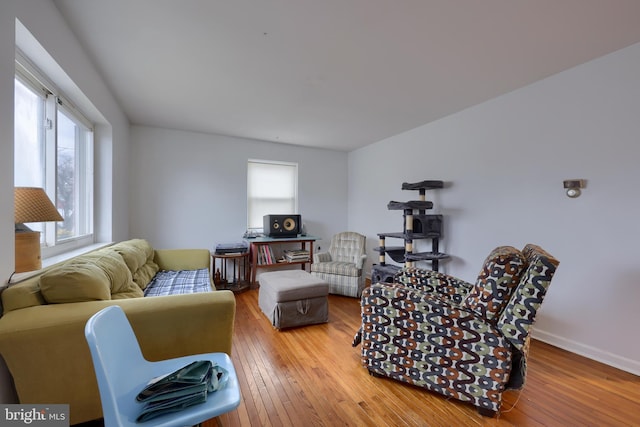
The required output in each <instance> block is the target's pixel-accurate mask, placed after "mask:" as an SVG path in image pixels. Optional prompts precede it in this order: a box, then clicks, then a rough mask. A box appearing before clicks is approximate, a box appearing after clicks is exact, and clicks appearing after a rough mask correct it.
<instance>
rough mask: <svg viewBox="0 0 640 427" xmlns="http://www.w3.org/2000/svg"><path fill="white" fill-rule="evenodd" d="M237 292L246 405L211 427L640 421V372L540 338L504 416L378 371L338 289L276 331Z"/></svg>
mask: <svg viewBox="0 0 640 427" xmlns="http://www.w3.org/2000/svg"><path fill="white" fill-rule="evenodd" d="M236 297H237V314H236V329H235V337H234V344H233V345H234V347H233V354H232V359H233V361H234V363H235V366H236V370H237V373H238V377H239V381H240V387H241V390H242V403H241V404H240V407H239V408H238V409H237V410H235V411H233V412H230V413H227V414H224V415H222V416H220V417H218V418H216V419H214V420H210V421H208V422H206V423H204V424H203V425H204V426H205V427H217V426H226V427H232V426H296V427H297V426H340V425H344V426H478V425H483V426H484V425H486V426H510V425H515V426H556V425H557V426H574V425H575V426H617V425H620V426H625V425H629V426H631V425H640V377H638V376H635V375H632V374H629V373H626V372H624V371H620V370H617V369H614V368H611V367H609V366H606V365H603V364H600V363H597V362H594V361H592V360H589V359H586V358H583V357H580V356H577V355H575V354H572V353H568V352H565V351H563V350H560V349H558V348H555V347H552V346H550V345H547V344H544V343H542V342H539V341H534V342H533V343H532V347H531V352H530V358H529V371H528V375H527V383H526V385H525V387H524V390H523V391H521V392H517V391H509V392H507V393H505V395H504V405H503V412H502V414H501V415H500V417H499V418H493V419H490V418H485V417H482V416H481V415H479V414H478V413H477V412H476V410H475V409H474V408H473V407H471V406H469V405H467V404H464V403H461V402H458V401H455V400H447V399H446V398H444V397H443V396H440V395H438V394H434V393H431V392H428V391H425V390H422V389H418V388H416V387H412V386H408V385H405V384H402V383H399V382H396V381H392V380H388V379H384V378H375V377H372V376H370V375H369V374H368V373H367V370H366V369H365V368H363V367H362V366H361V365H360V354H359V352H360V347H359V346H358V347H355V348H354V347H351V340H352V337H353V334H354V332H355V331H356V330H357V329H358V326H359V301H358V300H357V299H355V298H348V297H341V296H336V295H330V297H329V306H330V308H329V323H327V324H323V325H314V326H307V327H302V328H295V329H289V330H283V331H277V330H275V329H274V328H273V327H272V326H271V324H270V323H269V321H268V320H267V319H266V317H265V316H264V315H263V314H262V312H261V311H260V309H259V308H258V291H257V290H256V289H253V290H250V291H247V292H244V293H241V294H238V295H236ZM516 402H517V404H516ZM514 404H515V406H514ZM512 407H513V408H512ZM511 408H512V409H511Z"/></svg>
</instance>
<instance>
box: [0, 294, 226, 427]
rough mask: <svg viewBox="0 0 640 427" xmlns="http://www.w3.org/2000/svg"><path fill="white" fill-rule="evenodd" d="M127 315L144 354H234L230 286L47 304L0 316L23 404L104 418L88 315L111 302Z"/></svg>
mask: <svg viewBox="0 0 640 427" xmlns="http://www.w3.org/2000/svg"><path fill="white" fill-rule="evenodd" d="M116 304H117V305H120V306H121V307H122V308H123V310H124V312H125V313H126V314H127V317H128V318H129V321H130V322H131V325H132V327H133V330H134V332H135V334H136V336H137V338H138V340H139V342H140V346H141V349H142V352H143V354H144V356H145V358H147V359H149V360H161V359H167V358H173V357H179V356H184V355H188V354H198V353H210V352H224V353H227V354H229V355H230V354H231V341H232V337H233V325H234V321H235V308H236V302H235V297H234V295H233V293H232V292H230V291H216V292H207V293H199V294H187V295H172V296H163V297H149V298H131V299H122V300H109V301H90V302H82V303H69V304H50V305H41V306H36V307H29V308H24V309H21V310H15V311H11V312H9V313H6V314H5V315H4V316H3V317H2V318H0V354H1V355H2V357H3V358H4V360H5V362H6V364H7V367H8V369H9V371H10V372H11V375H12V376H13V380H14V383H15V387H16V391H17V393H18V397H19V400H20V402H22V403H42V404H46V403H66V404H69V405H70V418H71V420H70V421H71V424H76V423H81V422H85V421H89V420H93V419H97V418H100V417H101V416H102V406H101V403H100V396H99V392H98V386H97V383H96V377H95V373H94V370H93V362H92V361H91V356H90V353H89V348H88V346H87V343H86V340H85V337H84V327H85V324H86V322H87V320H88V319H89V318H90V317H91V316H92V315H93V314H95V313H96V312H98V311H99V310H101V309H102V308H104V307H107V306H109V305H116Z"/></svg>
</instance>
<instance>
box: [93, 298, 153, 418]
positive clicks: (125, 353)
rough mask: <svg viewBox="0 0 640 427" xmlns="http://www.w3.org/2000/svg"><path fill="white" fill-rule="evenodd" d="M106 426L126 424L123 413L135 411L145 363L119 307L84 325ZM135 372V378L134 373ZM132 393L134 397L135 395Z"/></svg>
mask: <svg viewBox="0 0 640 427" xmlns="http://www.w3.org/2000/svg"><path fill="white" fill-rule="evenodd" d="M84 333H85V337H86V339H87V343H88V344H89V350H90V351H91V356H92V358H93V364H94V368H95V372H96V378H97V380H98V389H99V390H100V398H101V401H102V412H103V416H104V422H105V425H106V426H111V425H125V424H127V423H128V421H124V420H122V419H121V413H122V412H124V413H127V412H129V411H132V410H134V406H135V405H136V404H135V392H136V390H135V387H136V386H139V378H140V375H145V373H143V372H140V370H145V365H146V361H145V359H144V356H143V355H142V352H141V350H140V346H139V344H138V340H137V339H136V336H135V334H134V332H133V329H132V328H131V325H130V324H129V321H128V319H127V316H126V315H125V314H124V312H123V311H122V308H120V307H119V306H115V305H114V306H110V307H107V308H105V309H103V310H101V311H99V312H98V313H96V314H95V315H93V316H92V317H91V318H90V319H89V321H88V322H87V324H86V326H85V330H84ZM134 372H135V375H133V373H134ZM132 393H133V395H132Z"/></svg>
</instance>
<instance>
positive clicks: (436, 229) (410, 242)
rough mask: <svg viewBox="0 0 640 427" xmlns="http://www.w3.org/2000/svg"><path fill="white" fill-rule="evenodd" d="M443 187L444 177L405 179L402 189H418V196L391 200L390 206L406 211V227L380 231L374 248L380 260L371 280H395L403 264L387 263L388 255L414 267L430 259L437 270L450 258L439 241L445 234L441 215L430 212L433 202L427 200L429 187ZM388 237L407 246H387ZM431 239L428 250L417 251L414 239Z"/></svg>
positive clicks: (388, 281) (373, 269)
mask: <svg viewBox="0 0 640 427" xmlns="http://www.w3.org/2000/svg"><path fill="white" fill-rule="evenodd" d="M440 188H443V182H442V181H421V182H416V183H413V184H409V183H406V182H405V183H403V184H402V189H403V190H417V191H418V192H419V193H418V194H419V200H411V201H408V202H395V201H391V202H389V204H387V209H389V210H401V211H403V217H404V227H403V231H401V232H394V233H378V238H379V245H380V246H378V247H377V248H374V250H375V251H376V252H378V254H379V256H378V260H379V264H374V265H373V267H372V269H371V283H378V282H387V283H391V282H393V276H394V275H395V274H396V273H397V272H398V271H399V270H400V269H401V268H402V267H401V266H398V265H395V264H387V262H386V257H387V256H389V257H390V258H391V259H392V260H393V261H394V262H396V263H400V264H404V265H405V266H406V267H414V266H415V263H416V262H421V261H426V262H430V263H431V270H433V271H438V267H439V262H440V261H441V260H445V259H448V258H449V255H447V254H445V253H442V252H440V250H439V245H440V239H441V238H442V215H436V214H427V213H426V211H427V210H428V209H433V202H430V201H428V200H426V192H427V190H434V189H440ZM387 238H395V239H402V240H404V246H387V245H386V240H387ZM425 239H427V240H431V250H430V251H428V252H414V241H415V240H425Z"/></svg>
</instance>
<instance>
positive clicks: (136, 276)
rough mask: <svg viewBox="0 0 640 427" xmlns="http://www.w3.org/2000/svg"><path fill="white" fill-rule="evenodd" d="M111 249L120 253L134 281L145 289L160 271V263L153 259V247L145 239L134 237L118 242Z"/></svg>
mask: <svg viewBox="0 0 640 427" xmlns="http://www.w3.org/2000/svg"><path fill="white" fill-rule="evenodd" d="M111 249H112V250H114V251H116V252H117V253H119V254H120V255H121V256H122V258H123V259H124V262H125V263H126V264H127V267H129V270H130V271H131V275H132V277H133V281H134V282H135V283H136V284H137V285H138V287H140V289H145V288H146V287H147V285H148V284H149V282H150V281H151V279H153V276H155V275H156V273H157V272H158V270H159V268H158V264H156V263H155V262H154V261H153V256H154V250H153V247H151V245H150V244H149V242H147V241H146V240H144V239H132V240H127V241H126V242H120V243H116V244H115V245H113V246H111Z"/></svg>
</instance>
